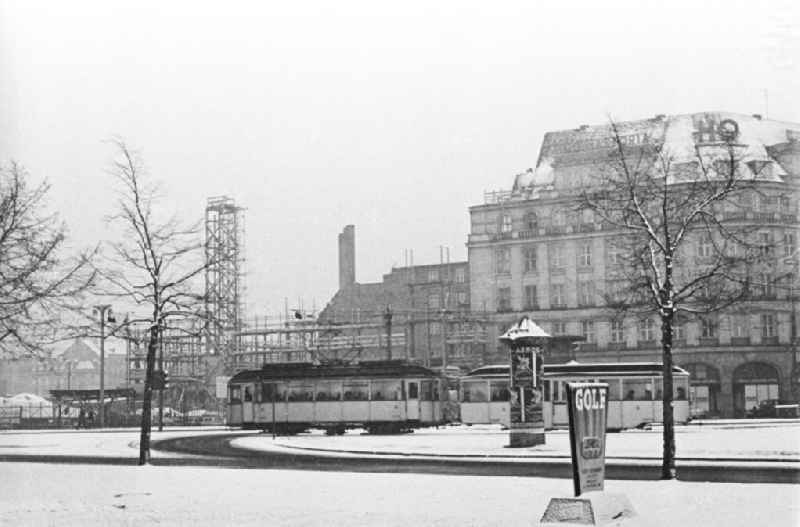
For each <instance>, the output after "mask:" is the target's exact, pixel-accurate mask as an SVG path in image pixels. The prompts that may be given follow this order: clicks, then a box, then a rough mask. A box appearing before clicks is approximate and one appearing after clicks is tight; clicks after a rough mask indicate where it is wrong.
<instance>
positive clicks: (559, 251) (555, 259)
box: [550, 245, 564, 269]
mask: <svg viewBox="0 0 800 527" xmlns="http://www.w3.org/2000/svg"><path fill="white" fill-rule="evenodd" d="M550 267H551V268H552V269H561V268H563V267H564V248H563V247H562V246H561V245H552V246H550Z"/></svg>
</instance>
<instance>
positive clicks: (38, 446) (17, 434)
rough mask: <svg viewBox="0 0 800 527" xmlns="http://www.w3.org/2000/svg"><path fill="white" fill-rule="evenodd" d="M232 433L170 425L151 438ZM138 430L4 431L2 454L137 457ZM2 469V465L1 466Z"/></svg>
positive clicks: (0, 442) (0, 441) (154, 454)
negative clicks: (172, 426)
mask: <svg viewBox="0 0 800 527" xmlns="http://www.w3.org/2000/svg"><path fill="white" fill-rule="evenodd" d="M217 433H219V434H222V433H226V434H229V433H231V431H230V430H228V429H227V428H223V427H208V428H203V427H190V428H182V429H181V428H167V429H165V430H164V431H163V432H158V431H157V430H153V432H152V435H151V437H150V440H151V441H156V440H159V439H170V438H173V437H181V436H186V435H191V434H217ZM138 449H139V430H138V429H134V428H128V429H120V428H114V429H106V430H35V431H29V430H5V431H2V432H0V454H6V455H10V454H28V455H43V456H44V455H54V456H96V457H125V456H130V457H138V455H139V454H138V452H139V450H138ZM177 455H179V454H173V453H162V452H159V451H157V450H152V457H153V458H155V457H165V456H169V457H175V456H177ZM0 470H2V465H0Z"/></svg>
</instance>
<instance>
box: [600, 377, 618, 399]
mask: <svg viewBox="0 0 800 527" xmlns="http://www.w3.org/2000/svg"><path fill="white" fill-rule="evenodd" d="M598 382H604V383H606V384H608V400H609V401H619V400H621V399H622V397H621V395H622V394H620V393H619V379H598Z"/></svg>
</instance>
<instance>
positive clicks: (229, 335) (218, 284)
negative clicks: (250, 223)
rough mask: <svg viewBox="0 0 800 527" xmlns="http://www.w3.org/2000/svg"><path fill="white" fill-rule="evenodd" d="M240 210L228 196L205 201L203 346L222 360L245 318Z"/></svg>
mask: <svg viewBox="0 0 800 527" xmlns="http://www.w3.org/2000/svg"><path fill="white" fill-rule="evenodd" d="M243 210H244V209H243V208H242V207H238V206H237V205H236V203H235V202H234V201H233V199H231V198H229V197H228V196H218V197H212V198H208V202H207V204H206V220H205V224H206V243H205V258H206V313H207V316H208V338H207V339H206V347H207V351H208V352H209V353H214V354H218V355H221V356H222V358H223V360H224V359H226V358H227V357H229V356H231V355H232V354H234V353H236V351H237V350H238V347H239V346H238V343H239V340H240V339H239V337H238V333H239V332H240V331H241V330H242V321H243V319H244V316H243V305H244V280H243V272H242V271H243V268H244V213H243Z"/></svg>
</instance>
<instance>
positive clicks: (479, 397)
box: [461, 381, 489, 403]
mask: <svg viewBox="0 0 800 527" xmlns="http://www.w3.org/2000/svg"><path fill="white" fill-rule="evenodd" d="M461 400H462V401H463V402H465V403H485V402H486V401H488V400H489V394H488V393H487V386H486V381H477V382H465V383H463V384H462V385H461Z"/></svg>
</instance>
